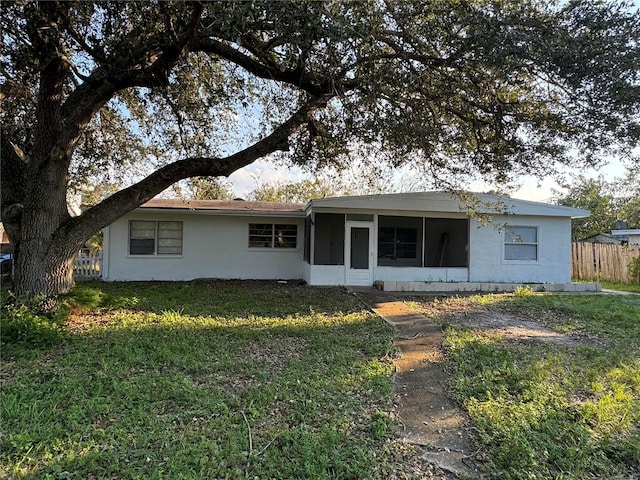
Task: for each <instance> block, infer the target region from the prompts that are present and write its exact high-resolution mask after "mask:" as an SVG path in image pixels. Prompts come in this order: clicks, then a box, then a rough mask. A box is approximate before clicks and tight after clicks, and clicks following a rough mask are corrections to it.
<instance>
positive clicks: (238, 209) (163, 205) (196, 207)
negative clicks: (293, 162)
mask: <svg viewBox="0 0 640 480" xmlns="http://www.w3.org/2000/svg"><path fill="white" fill-rule="evenodd" d="M303 207H304V205H303V204H300V203H275V202H248V201H245V200H186V199H185V200H183V199H179V198H154V199H151V200H149V201H148V202H147V203H144V204H142V205H141V206H140V208H141V209H143V210H147V209H153V210H184V211H207V212H210V213H215V212H218V213H221V214H222V213H226V214H238V213H242V214H251V213H255V214H260V215H263V214H294V215H303V214H304V213H303V210H302V208H303Z"/></svg>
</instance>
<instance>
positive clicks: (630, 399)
mask: <svg viewBox="0 0 640 480" xmlns="http://www.w3.org/2000/svg"><path fill="white" fill-rule="evenodd" d="M520 293H521V294H520V295H487V296H476V297H470V298H457V299H449V300H444V301H441V303H440V307H443V308H441V309H440V311H442V312H446V311H447V308H445V307H447V306H448V307H449V308H450V309H451V308H454V307H455V308H457V309H458V308H460V307H461V305H460V304H463V305H462V307H463V308H462V310H463V311H467V312H470V311H473V310H477V309H483V310H485V311H486V310H488V311H489V313H490V312H497V313H499V312H508V313H511V314H517V315H520V316H523V317H524V318H527V319H534V320H540V321H542V322H543V323H545V324H547V325H548V326H549V327H551V328H553V329H555V330H557V331H558V332H564V333H572V334H574V335H577V336H578V337H579V338H581V339H582V342H581V343H582V344H581V345H577V346H576V345H573V346H560V345H552V344H545V343H537V342H535V343H532V342H529V341H513V340H509V341H507V340H505V339H504V338H502V337H501V336H499V335H497V334H495V333H493V334H492V333H487V332H480V331H478V330H474V329H468V328H462V327H459V326H454V325H453V324H454V323H455V322H454V321H453V320H450V322H449V323H450V324H449V325H447V326H446V349H447V352H448V356H449V358H450V359H451V360H452V369H453V370H454V372H455V378H454V381H453V387H454V389H455V392H456V395H457V397H458V399H459V401H460V402H461V404H462V405H463V406H464V407H465V408H466V409H467V410H468V412H469V413H470V415H471V418H472V419H473V422H474V428H473V429H472V433H473V434H474V439H475V441H476V442H477V448H478V451H479V452H481V453H480V455H481V457H482V458H483V459H484V461H485V465H484V467H485V470H486V472H485V473H486V475H487V478H495V479H556V478H557V479H576V480H577V479H595V478H597V479H600V478H602V479H604V478H606V479H631V478H640V296H635V295H634V296H607V295H589V296H584V295H532V294H526V292H520ZM437 303H438V301H436V304H437ZM447 303H448V304H449V305H446V304H447ZM456 303H457V305H454V304H456ZM422 305H425V306H429V304H428V303H422ZM431 305H433V304H431ZM427 311H430V312H433V311H434V310H433V308H431V310H427ZM458 311H459V310H458ZM432 314H433V313H432ZM436 317H438V316H437V315H436ZM436 320H439V321H444V322H446V315H445V314H443V315H442V316H440V318H436Z"/></svg>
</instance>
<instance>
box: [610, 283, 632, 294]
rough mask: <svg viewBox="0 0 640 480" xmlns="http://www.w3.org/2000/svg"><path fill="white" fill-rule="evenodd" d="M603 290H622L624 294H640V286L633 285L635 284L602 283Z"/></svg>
mask: <svg viewBox="0 0 640 480" xmlns="http://www.w3.org/2000/svg"><path fill="white" fill-rule="evenodd" d="M602 288H609V289H611V290H621V291H623V292H633V293H640V285H637V284H633V283H614V282H602Z"/></svg>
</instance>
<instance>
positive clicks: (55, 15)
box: [0, 0, 640, 297]
mask: <svg viewBox="0 0 640 480" xmlns="http://www.w3.org/2000/svg"><path fill="white" fill-rule="evenodd" d="M1 8H2V15H1V18H2V76H1V78H0V82H1V87H2V94H1V97H2V198H1V205H0V207H1V213H2V222H3V223H4V226H5V228H6V230H7V232H8V234H9V238H10V241H11V243H12V244H13V248H14V252H15V255H16V260H15V278H14V288H15V293H16V294H17V295H19V296H27V297H28V296H34V295H39V294H44V295H56V294H58V293H60V292H64V291H66V290H68V289H69V288H71V287H72V285H73V280H72V259H73V257H74V255H75V254H76V252H77V251H78V249H79V248H80V247H81V245H82V244H83V243H84V242H85V241H86V240H87V239H88V238H90V237H91V236H92V235H93V234H94V233H95V232H96V231H98V230H100V229H102V228H103V227H105V226H106V225H108V224H110V223H111V222H113V221H114V220H116V219H117V218H118V217H120V216H122V215H124V214H126V213H127V212H129V211H131V210H132V209H134V208H136V207H138V206H139V205H140V204H142V203H143V202H145V201H147V200H149V199H150V198H152V197H153V196H155V195H156V194H158V193H159V192H161V191H163V190H164V189H165V188H167V187H168V186H170V185H171V184H173V183H175V182H177V181H179V180H181V179H185V178H191V177H197V176H211V177H219V176H228V175H229V174H231V173H232V172H234V171H236V170H237V169H240V168H242V167H244V166H246V165H249V164H250V163H252V162H254V161H255V160H256V159H259V158H262V157H265V156H268V155H273V154H275V153H278V152H280V153H279V154H280V155H284V153H282V152H287V153H286V156H283V157H282V158H284V159H285V160H286V161H288V162H297V163H298V164H300V165H305V166H307V167H314V166H322V165H326V164H339V163H341V162H342V163H343V164H344V163H345V162H349V160H350V158H353V157H352V155H362V156H364V158H366V159H367V160H368V161H370V162H374V163H375V162H376V161H383V160H386V161H391V162H392V164H394V165H400V164H403V163H405V162H413V163H415V164H419V165H421V166H422V167H424V168H425V169H427V170H429V171H432V172H433V174H434V175H438V176H439V177H440V178H441V179H444V180H447V179H452V178H459V177H461V176H478V175H482V176H485V177H487V178H489V179H493V180H497V181H501V180H504V179H506V178H508V177H509V176H512V175H519V174H521V173H532V172H533V173H536V172H540V171H544V173H549V172H550V171H553V169H554V168H556V167H558V166H561V165H563V164H569V163H572V164H575V162H578V161H579V162H583V163H584V164H585V165H586V164H593V163H595V162H597V161H598V159H599V158H600V157H601V156H602V154H612V153H616V154H619V155H625V154H627V153H629V152H630V151H631V149H632V148H633V147H634V146H636V145H637V141H638V137H639V136H640V128H639V123H638V116H637V112H638V111H640V90H639V73H638V67H639V64H638V58H640V54H639V48H638V38H639V35H640V33H639V32H640V28H639V22H640V16H639V15H638V13H637V11H632V9H631V7H630V6H629V5H625V4H623V3H620V2H618V1H610V2H607V1H602V2H601V1H593V0H576V1H573V0H570V1H561V2H553V1H547V0H543V1H542V0H541V1H538V0H521V1H511V0H448V1H447V0H441V1H434V2H425V1H424V0H398V1H395V0H386V1H379V0H371V1H357V2H347V1H339V0H336V1H331V2H318V1H313V2H311V1H309V2H306V1H301V2H291V1H275V0H274V1H260V0H252V1H237V2H211V3H208V2H186V3H185V2H178V1H175V2H173V1H149V2H129V3H122V2H84V1H82V2H32V1H25V0H23V1H17V2H2V5H1ZM576 152H577V153H578V155H576ZM359 161H362V158H360V159H359ZM140 162H143V166H144V168H150V166H153V170H152V171H150V173H147V174H145V175H141V174H140V172H143V171H144V168H142V169H137V170H132V169H136V168H137V167H136V165H139V164H140ZM130 171H134V172H135V174H130V175H129V176H130V177H131V178H136V181H135V183H132V184H131V185H130V186H128V187H127V188H124V189H122V190H120V191H119V192H117V193H115V194H113V195H111V196H110V197H108V198H107V199H105V200H103V201H102V202H100V203H98V204H97V205H95V206H93V207H92V208H90V209H88V210H86V211H85V212H84V213H82V215H80V216H76V217H72V216H70V214H69V212H68V207H67V196H68V195H67V194H68V191H69V190H70V189H72V188H75V187H77V186H78V185H81V184H82V182H83V179H85V178H87V176H92V177H93V178H94V179H96V178H97V179H102V180H105V181H112V180H113V179H114V178H118V177H119V176H124V177H127V175H128V174H127V172H130ZM123 172H124V173H123Z"/></svg>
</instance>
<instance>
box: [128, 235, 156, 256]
mask: <svg viewBox="0 0 640 480" xmlns="http://www.w3.org/2000/svg"><path fill="white" fill-rule="evenodd" d="M155 242H156V241H155V239H153V238H149V239H146V238H142V239H140V238H131V239H130V240H129V254H130V255H153V254H154V248H155Z"/></svg>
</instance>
